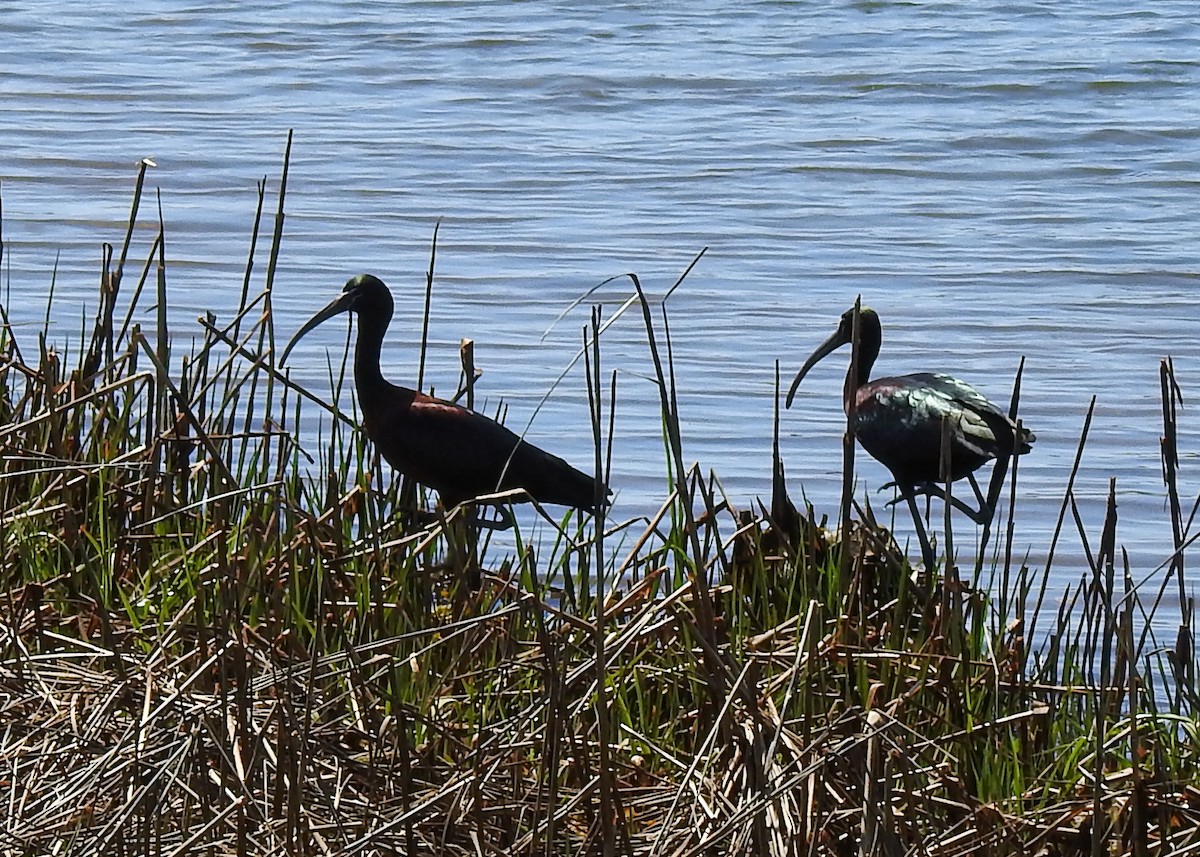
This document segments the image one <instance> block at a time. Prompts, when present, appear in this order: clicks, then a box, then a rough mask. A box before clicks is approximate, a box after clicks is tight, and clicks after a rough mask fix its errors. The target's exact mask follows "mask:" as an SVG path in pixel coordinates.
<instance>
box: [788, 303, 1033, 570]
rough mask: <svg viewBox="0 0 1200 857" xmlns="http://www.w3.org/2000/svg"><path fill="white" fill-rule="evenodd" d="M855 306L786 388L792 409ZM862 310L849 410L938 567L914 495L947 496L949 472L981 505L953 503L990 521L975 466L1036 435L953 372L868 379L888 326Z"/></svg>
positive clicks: (842, 335) (1019, 449) (849, 329)
mask: <svg viewBox="0 0 1200 857" xmlns="http://www.w3.org/2000/svg"><path fill="white" fill-rule="evenodd" d="M854 312H855V310H854V308H853V307H852V308H850V309H849V310H847V311H846V312H844V313H843V314H842V318H841V322H840V323H839V324H838V328H837V330H836V331H834V333H833V335H832V336H830V337H829V338H828V339H827V340H825V341H824V342H823V343H821V345H819V346H818V347H817V350H816V351H814V352H813V353H812V356H811V357H809V358H808V360H806V361H805V363H804V366H803V367H801V369H800V371H799V373H797V375H796V380H794V381H793V382H792V386H791V389H789V390H788V394H787V406H788V407H789V408H790V407H791V406H792V399H793V398H794V397H795V395H796V388H797V387H799V386H800V382H801V381H802V380H803V379H804V376H805V375H807V374H808V371H809V370H810V369H812V367H813V366H815V365H816V364H817V362H818V361H819V360H821V359H822V358H823V357H825V356H826V355H828V354H829V353H830V352H832V351H834V350H835V349H837V348H839V347H841V346H843V345H848V344H850V342H851V341H852V339H853V326H854ZM858 312H859V352H858V372H857V375H854V374H852V373H851V372H850V371H848V372H847V373H846V386H845V392H844V402H845V405H846V409H847V412H849V411H850V403H851V398H850V397H851V396H853V397H854V399H853V402H854V422H853V425H852V426H851V429H852V430H853V432H854V436H855V437H856V438H858V441H859V443H861V444H862V446H863V448H864V449H865V450H866V451H867V452H869V453H870V454H871V456H872V457H873V458H875V460H877V461H879V462H880V463H881V464H883V465H884V466H885V467H887V469H888V470H890V471H891V472H892V476H893V478H894V479H895V484H896V487H897V488H898V489H899V490H900V493H901V494H902V495H903V497H904V499H905V500H906V501H907V503H908V506H909V509H910V510H911V512H912V516H913V521H914V523H915V524H916V527H917V535H918V537H919V538H920V540H921V551H922V554H923V555H924V559H925V563H926V567H927V568H932V567H933V551H932V548H931V547H930V545H929V538H928V536H927V535H926V533H925V527H924V524H923V522H922V519H921V515H920V513H919V512H918V510H917V503H916V499H915V495H916V494H917V493H918V492H920V493H926V494H933V495H935V496H943V492H942V491H941V489H939V488H938V484H939V483H944V482H946V481H947V476H948V477H949V480H950V481H954V480H958V479H962V478H964V477H966V478H968V479H970V482H971V486H972V487H973V488H974V490H975V496H976V498H977V499H978V501H979V503H980V508H979V509H978V510H974V509H971V508H970V507H968V506H966V504H964V503H961V502H960V501H958V500H955V499H952V500H951V502H952V503H953V504H954V506H955V508H958V509H960V510H961V511H963V512H965V513H966V514H967V515H969V516H970V517H971V518H972V519H973V520H974V521H976V522H977V523H981V524H986V523H989V522H990V521H991V517H992V514H993V509H992V508H991V507H990V506H989V503H988V501H987V500H986V499H985V498H984V496H983V493H982V492H981V491H980V490H979V485H978V484H977V483H976V482H975V477H974V475H973V474H974V472H975V471H976V470H978V469H979V468H980V467H981V466H983V464H984V463H985V462H987V461H988V460H990V459H993V458H996V459H1004V460H1005V461H1007V459H1008V458H1009V457H1010V456H1012V455H1013V454H1017V455H1023V454H1024V453H1026V452H1029V450H1030V444H1031V443H1033V442H1034V441H1035V440H1036V439H1037V438H1036V437H1035V436H1034V434H1033V433H1032V432H1030V431H1028V430H1026V429H1025V428H1023V427H1018V426H1017V424H1016V423H1014V422H1013V421H1012V420H1011V419H1009V417H1008V415H1007V414H1005V413H1004V412H1003V411H1001V410H1000V409H999V408H997V407H996V406H995V405H993V404H992V403H991V402H989V401H988V400H987V399H985V398H984V397H983V394H981V393H980V392H979V391H978V390H976V389H975V388H974V387H972V386H971V385H970V384H967V383H966V382H964V381H960V380H959V379H957V378H953V377H951V376H949V375H943V374H941V373H937V372H922V373H918V374H915V375H900V376H898V377H894V378H878V379H876V380H874V381H872V380H870V378H871V367H873V366H874V365H875V359H876V358H877V357H878V356H879V346H880V344H881V342H882V341H883V333H882V329H881V327H880V325H879V316H878V314H876V312H875V311H874V310H873V309H871V308H870V307H865V306H864V307H861V308H860V309H859V311H858ZM943 432H945V433H946V435H945V436H946V439H947V440H948V442H949V450H948V452H949V456H950V459H949V460H950V472H949V474H943V473H942V472H941V462H942V444H943Z"/></svg>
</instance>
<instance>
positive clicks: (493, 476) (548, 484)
mask: <svg viewBox="0 0 1200 857" xmlns="http://www.w3.org/2000/svg"><path fill="white" fill-rule="evenodd" d="M367 430H368V434H369V435H370V437H371V438H372V440H374V441H375V443H376V445H377V446H378V447H379V450H380V453H381V454H382V455H383V456H384V458H386V459H387V460H388V462H389V463H390V464H391V465H392V466H393V467H395V468H396V469H397V470H399V471H400V472H401V473H404V474H406V475H408V476H409V477H411V478H413V479H415V480H416V481H418V482H420V483H422V484H424V485H427V486H428V487H430V488H433V489H434V490H436V491H437V492H438V493H439V494H441V495H442V499H443V501H444V502H445V503H447V504H448V505H453V504H456V503H459V502H461V501H462V500H466V499H470V498H471V497H477V496H479V495H481V494H490V493H494V492H496V491H502V490H508V489H512V488H522V489H524V490H525V491H526V492H527V493H528V494H529V495H530V496H531V497H533V498H534V499H536V500H538V501H540V502H544V503H555V504H560V505H566V506H574V507H576V508H584V509H590V508H593V506H594V499H593V495H594V490H595V486H594V483H593V480H592V477H590V476H587V475H586V474H584V473H581V472H580V471H578V470H576V469H575V468H574V467H572V466H571V465H570V464H568V463H567V462H566V461H564V460H563V459H561V458H559V457H558V456H555V455H551V454H550V453H548V452H546V451H544V450H542V449H539V448H538V447H536V446H534V445H533V444H530V443H527V442H525V441H523V440H522V439H521V438H519V437H518V436H517V435H516V434H515V433H513V432H512V431H511V430H509V429H507V428H505V427H504V426H502V425H500V424H499V423H497V422H496V421H495V420H492V419H489V418H488V417H485V416H484V415H483V414H480V413H477V412H475V411H472V410H469V409H467V408H464V407H461V406H459V405H455V404H453V403H450V402H445V401H442V400H441V399H435V398H433V397H431V396H426V395H423V394H420V393H416V394H413V395H412V396H411V400H410V401H408V402H403V401H397V402H396V403H395V404H393V405H392V406H390V407H389V408H388V412H387V413H386V415H385V414H380V415H377V416H375V418H374V419H371V418H370V415H369V416H368V420H367Z"/></svg>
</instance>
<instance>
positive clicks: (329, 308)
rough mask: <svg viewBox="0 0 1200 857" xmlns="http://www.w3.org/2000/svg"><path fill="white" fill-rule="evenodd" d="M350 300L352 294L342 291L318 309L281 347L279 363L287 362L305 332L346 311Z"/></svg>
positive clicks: (351, 299)
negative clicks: (281, 352) (283, 346)
mask: <svg viewBox="0 0 1200 857" xmlns="http://www.w3.org/2000/svg"><path fill="white" fill-rule="evenodd" d="M347 285H349V284H347ZM352 302H353V295H352V294H351V293H350V292H349V290H346V291H343V292H342V293H341V294H340V295H338V296H337V297H336V298H334V299H333V300H331V301H330V302H329V303H328V304H326V306H325V308H324V309H322V310H320V311H319V312H318V313H317V314H316V315H314V316H313V317H312V318H310V319H309V320H308V321H306V322H304V324H303V325H301V327H300V329H299V330H297V331H296V332H295V333H294V334H292V338H291V339H289V340H288V344H287V346H286V347H285V348H284V349H283V356H282V357H280V358H279V365H280V366H282V365H283V364H284V363H286V362H287V359H288V355H289V354H291V353H292V349H293V348H295V346H296V343H297V342H299V341H300V340H301V339H303V338H304V336H305V334H307V333H309V332H310V331H311V330H312V329H313V328H314V327H316V326H317V325H319V324H322V323H324V322H326V321H329V319H331V318H333V317H334V316H335V315H341V314H342V313H344V312H348V311H349V310H350V309H351V308H352V307H351V304H352Z"/></svg>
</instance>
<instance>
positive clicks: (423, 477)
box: [280, 274, 609, 512]
mask: <svg viewBox="0 0 1200 857" xmlns="http://www.w3.org/2000/svg"><path fill="white" fill-rule="evenodd" d="M392 307H393V304H392V295H391V292H389V291H388V288H387V286H385V285H384V284H383V281H382V280H380V279H379V278H378V277H373V276H371V275H370V274H360V275H358V276H357V277H351V278H350V280H348V281H347V282H346V286H345V288H343V289H342V293H341V294H340V295H338V297H336V298H335V299H334V300H333V301H332V302H331V303H330V304H329V305H328V306H326V307H325V308H324V309H323V310H321V311H320V312H318V313H317V314H316V315H314V316H313V317H312V318H311V319H309V320H308V321H307V322H306V323H305V324H304V326H303V327H301V328H300V330H298V331H297V332H296V335H295V336H293V337H292V339H291V341H290V342H289V343H288V344H287V347H286V348H285V349H284V352H283V357H282V358H281V359H280V363H283V361H284V360H286V359H287V356H288V353H289V352H291V350H292V347H293V346H294V345H295V344H296V343H297V342H298V341H299V340H300V338H301V337H302V336H304V335H305V334H306V333H308V332H309V331H310V330H312V329H313V328H314V327H316V326H317V325H319V324H320V323H321V322H323V321H325V320H327V319H329V318H332V317H333V316H335V315H338V314H339V313H342V312H352V313H355V314H356V315H357V316H358V339H357V342H356V344H355V349H354V385H355V389H356V391H357V393H358V403H359V407H361V408H362V414H363V428H364V429H365V430H366V433H367V437H369V438H370V439H371V441H372V442H373V443H374V444H375V446H376V448H377V449H378V450H379V452H380V454H381V455H382V456H383V457H384V458H385V459H386V460H387V461H388V463H389V464H391V465H392V467H394V468H395V469H396V470H398V471H400V472H401V473H403V474H405V475H406V476H408V477H410V478H411V479H415V480H416V481H417V482H420V483H421V484H422V485H425V486H427V487H429V488H432V489H434V490H435V491H437V492H438V494H439V495H440V496H441V498H442V504H443V505H444V506H445V507H446V508H447V509H450V508H453V507H454V506H456V505H458V504H459V503H461V502H463V501H464V500H469V499H471V498H473V497H478V496H480V495H483V494H491V493H495V492H498V491H506V490H509V489H513V488H520V489H523V490H524V491H525V492H526V494H528V495H529V497H531V498H533V499H535V500H537V501H538V502H539V503H551V504H555V505H559V506H571V507H573V508H576V509H582V510H584V511H589V512H595V511H596V484H595V482H594V480H593V479H592V477H591V476H588V475H587V474H586V473H582V472H580V471H579V470H576V469H575V468H574V467H572V466H571V465H570V464H568V463H567V462H565V461H563V460H562V459H561V458H559V457H558V456H555V455H551V454H550V453H548V452H545V451H544V450H541V449H538V448H537V447H536V446H534V445H533V444H531V443H527V442H525V441H523V440H522V439H521V438H520V437H518V436H517V435H516V434H514V433H513V432H512V431H510V430H509V429H507V428H505V427H504V426H502V425H500V424H499V423H497V422H496V421H495V420H491V419H488V418H487V417H485V416H483V415H482V414H478V413H476V412H475V411H472V410H470V409H468V408H464V407H462V406H460V405H456V404H454V403H452V402H446V401H443V400H441V399H435V398H434V397H433V396H427V395H426V394H424V393H422V392H420V391H418V390H410V389H408V388H407V387H399V386H397V385H395V384H392V383H390V382H388V381H387V380H385V379H384V377H383V373H382V372H381V371H380V368H379V353H380V346H381V345H382V343H383V337H384V334H385V332H386V331H387V327H388V324H389V322H391V320H392ZM608 493H609V492H608V491H607V490H606V489H605V490H604V491H603V492H602V495H603V496H605V497H607V494H608Z"/></svg>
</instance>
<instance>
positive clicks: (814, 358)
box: [785, 325, 851, 408]
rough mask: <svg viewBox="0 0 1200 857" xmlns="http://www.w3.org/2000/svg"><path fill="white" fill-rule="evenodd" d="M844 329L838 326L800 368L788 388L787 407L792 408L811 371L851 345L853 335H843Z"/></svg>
mask: <svg viewBox="0 0 1200 857" xmlns="http://www.w3.org/2000/svg"><path fill="white" fill-rule="evenodd" d="M842 327H843V325H838V329H837V330H835V331H834V332H833V335H832V336H830V337H829V338H828V339H826V340H825V341H824V342H822V343H821V344H820V345H818V346H817V350H816V351H814V352H813V353H812V354H811V355H810V356H809V358H808V359H807V360H805V361H804V365H803V366H801V367H800V371H799V372H797V373H796V378H795V380H794V381H792V386H791V387H789V388H788V394H787V401H786V402H785V405H786V406H787V407H789V408H790V407H791V406H792V399H794V398H796V390H798V389H799V388H800V382H801V381H803V380H804V376H805V375H807V374H808V373H809V370H810V369H812V367H814V366H816V365H817V364H818V363H820V362H821V361H822V360H823V359H824V358H826V357H828V356H829V355H830V354H831V353H833V352H834V351H836V350H837V349H839V348H841V347H842V346H843V345H849V344H850V341H851V335H850V334H849V333H843V332H842Z"/></svg>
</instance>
